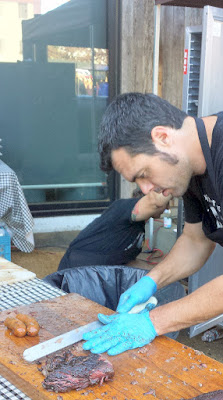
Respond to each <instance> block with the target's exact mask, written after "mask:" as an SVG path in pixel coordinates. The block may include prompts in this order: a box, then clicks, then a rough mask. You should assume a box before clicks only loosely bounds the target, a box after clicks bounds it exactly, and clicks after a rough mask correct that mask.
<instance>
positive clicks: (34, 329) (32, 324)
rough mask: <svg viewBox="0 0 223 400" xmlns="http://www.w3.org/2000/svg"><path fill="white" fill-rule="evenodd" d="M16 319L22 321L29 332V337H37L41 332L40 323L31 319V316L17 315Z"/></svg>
mask: <svg viewBox="0 0 223 400" xmlns="http://www.w3.org/2000/svg"><path fill="white" fill-rule="evenodd" d="M16 318H18V319H19V320H20V321H22V322H23V323H24V324H25V326H26V330H27V332H26V333H27V335H28V336H37V335H38V333H39V330H40V326H39V324H38V322H37V321H36V320H35V318H33V317H30V316H29V315H26V314H17V315H16Z"/></svg>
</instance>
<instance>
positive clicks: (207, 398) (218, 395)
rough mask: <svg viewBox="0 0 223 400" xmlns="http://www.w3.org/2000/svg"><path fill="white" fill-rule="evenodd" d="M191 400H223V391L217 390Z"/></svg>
mask: <svg viewBox="0 0 223 400" xmlns="http://www.w3.org/2000/svg"><path fill="white" fill-rule="evenodd" d="M189 400H223V390H216V391H214V392H209V393H203V394H200V395H199V396H197V397H193V398H192V399H189Z"/></svg>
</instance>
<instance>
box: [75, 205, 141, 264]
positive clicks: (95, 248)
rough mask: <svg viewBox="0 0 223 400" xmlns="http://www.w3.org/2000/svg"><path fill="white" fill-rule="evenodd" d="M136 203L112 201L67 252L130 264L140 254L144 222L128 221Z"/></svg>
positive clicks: (80, 234)
mask: <svg viewBox="0 0 223 400" xmlns="http://www.w3.org/2000/svg"><path fill="white" fill-rule="evenodd" d="M138 201H139V199H134V198H133V199H121V200H116V201H114V202H113V203H112V204H111V206H110V207H109V208H108V209H107V210H105V211H104V213H103V214H102V215H101V216H100V217H98V218H96V219H95V220H94V221H93V222H91V223H90V224H89V225H88V226H87V227H86V228H85V229H83V230H82V231H81V232H80V233H79V235H78V236H77V237H76V238H75V239H74V240H73V242H71V244H70V246H69V249H68V251H69V252H73V251H78V252H79V251H85V252H87V253H88V252H90V253H94V254H101V255H106V256H111V257H112V258H113V261H114V260H117V261H118V260H119V262H120V263H125V262H128V261H130V260H133V259H134V258H135V257H136V256H137V255H138V254H139V253H140V252H141V246H142V241H143V238H144V233H145V221H138V222H136V221H132V220H131V213H132V210H133V208H134V206H135V204H136V203H137V202H138Z"/></svg>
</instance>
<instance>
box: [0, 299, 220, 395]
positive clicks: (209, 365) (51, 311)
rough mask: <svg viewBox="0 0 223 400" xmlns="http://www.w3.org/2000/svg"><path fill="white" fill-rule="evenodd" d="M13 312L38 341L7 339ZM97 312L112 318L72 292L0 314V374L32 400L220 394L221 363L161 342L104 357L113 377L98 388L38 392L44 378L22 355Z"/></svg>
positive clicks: (77, 348)
mask: <svg viewBox="0 0 223 400" xmlns="http://www.w3.org/2000/svg"><path fill="white" fill-rule="evenodd" d="M17 312H23V313H27V314H29V315H32V316H34V317H35V318H36V319H37V320H38V322H39V323H40V326H41V330H40V333H39V336H37V337H33V338H32V337H28V336H26V337H24V338H16V337H15V336H13V335H11V334H10V332H9V331H8V330H7V329H6V327H5V326H4V320H5V318H6V317H7V316H9V315H15V314H16V313H17ZM98 312H105V313H107V314H111V313H112V311H111V310H108V309H106V308H105V307H102V306H100V305H99V304H96V303H94V302H92V301H90V300H88V299H85V298H84V297H81V296H79V295H78V294H75V293H72V294H68V295H66V296H61V297H57V298H55V299H53V300H46V301H42V302H40V303H34V304H30V305H28V306H21V307H18V308H16V309H13V310H8V311H3V312H2V313H1V314H0V354H1V355H0V374H1V375H3V376H4V377H5V378H6V379H8V380H9V381H10V382H12V383H13V384H14V385H15V386H16V387H18V388H19V389H20V390H22V391H23V392H24V393H25V394H26V395H28V396H29V397H30V398H31V399H32V400H36V399H38V400H50V399H51V400H62V399H63V400H71V399H72V400H83V399H88V400H96V399H97V400H133V399H134V400H142V399H148V400H149V399H151V400H152V399H154V398H156V399H160V400H161V399H162V400H164V399H165V400H166V399H170V400H174V399H182V398H185V399H188V398H191V397H194V396H197V395H199V394H201V393H207V392H210V391H214V390H218V389H223V375H222V374H223V364H221V363H219V362H217V361H215V360H213V359H211V358H209V357H207V356H205V355H204V354H202V353H200V352H198V351H195V350H193V349H191V348H189V347H186V346H184V345H182V344H180V343H178V342H176V341H174V340H172V339H169V338H166V337H159V338H156V339H155V340H154V341H153V342H152V343H151V344H149V345H147V346H145V347H143V348H141V349H136V350H131V351H128V352H125V353H123V354H120V355H118V356H114V357H109V356H107V355H106V356H107V358H108V359H109V360H110V361H111V362H112V364H113V366H114V370H115V377H114V379H113V381H111V382H108V383H104V384H103V385H102V386H99V385H97V386H92V387H89V388H88V389H84V390H80V391H78V392H77V391H71V392H70V393H61V394H56V393H53V392H48V391H46V390H45V389H43V387H42V381H43V379H44V377H43V375H42V374H41V372H39V371H38V367H39V366H38V365H37V364H36V363H32V364H29V363H27V362H26V361H24V360H23V357H22V354H23V351H24V350H25V349H26V348H28V347H31V346H34V345H35V344H37V343H39V342H43V341H45V340H47V339H50V338H51V337H53V336H57V335H60V334H62V333H64V332H67V331H69V330H71V329H74V328H75V327H78V326H80V325H85V324H87V323H89V322H92V321H94V320H96V319H97V314H98ZM74 348H75V352H76V354H77V355H83V354H88V353H89V352H87V351H86V352H84V351H83V350H82V342H79V344H77V345H76V346H74ZM58 396H62V397H58Z"/></svg>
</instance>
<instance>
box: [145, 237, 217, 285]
mask: <svg viewBox="0 0 223 400" xmlns="http://www.w3.org/2000/svg"><path fill="white" fill-rule="evenodd" d="M198 232H199V229H198ZM202 235H203V234H201V237H200V238H199V234H198V235H197V236H196V234H195V235H193V236H190V235H188V234H187V233H184V232H183V234H182V235H181V236H180V237H179V239H178V240H177V242H176V243H175V245H174V246H173V248H172V250H171V251H170V253H169V254H168V255H167V256H166V258H165V259H164V260H163V261H162V262H160V263H159V264H158V265H157V266H156V267H155V268H153V269H152V270H151V271H150V272H149V274H148V275H149V276H150V277H151V278H152V279H153V280H154V281H155V282H156V284H157V287H158V288H162V287H163V286H167V285H169V284H170V283H172V282H176V281H178V280H179V279H182V278H185V277H188V276H190V275H192V274H193V273H195V272H196V271H198V270H199V269H200V268H201V267H202V266H203V265H204V263H205V262H206V261H207V259H208V258H209V257H210V255H211V254H212V252H213V250H214V248H215V244H214V243H213V242H211V241H210V240H208V239H207V238H205V236H202Z"/></svg>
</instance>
